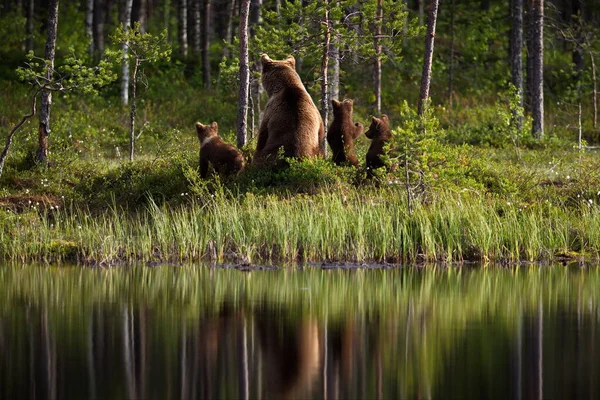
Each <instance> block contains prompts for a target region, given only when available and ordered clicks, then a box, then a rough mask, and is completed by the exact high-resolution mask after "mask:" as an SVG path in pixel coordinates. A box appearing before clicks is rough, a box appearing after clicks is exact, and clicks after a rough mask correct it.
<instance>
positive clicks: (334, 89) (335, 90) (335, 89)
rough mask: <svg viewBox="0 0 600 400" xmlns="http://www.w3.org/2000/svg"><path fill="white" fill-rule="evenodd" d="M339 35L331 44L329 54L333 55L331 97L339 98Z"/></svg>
mask: <svg viewBox="0 0 600 400" xmlns="http://www.w3.org/2000/svg"><path fill="white" fill-rule="evenodd" d="M339 40H340V38H339V36H337V35H336V37H335V38H334V40H333V42H332V43H331V46H329V54H330V55H331V84H330V85H329V86H330V88H331V89H330V90H329V93H331V98H332V99H336V100H339V99H340V49H339V47H338V45H339Z"/></svg>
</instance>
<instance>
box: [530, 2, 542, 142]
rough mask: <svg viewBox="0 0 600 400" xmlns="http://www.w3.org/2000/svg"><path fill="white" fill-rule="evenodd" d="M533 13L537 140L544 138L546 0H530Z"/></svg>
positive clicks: (533, 104) (533, 94)
mask: <svg viewBox="0 0 600 400" xmlns="http://www.w3.org/2000/svg"><path fill="white" fill-rule="evenodd" d="M529 5H530V8H529V9H530V12H531V25H530V29H531V40H532V52H531V54H530V55H529V57H531V59H532V60H531V62H532V70H531V77H528V79H531V114H532V117H533V126H532V133H533V136H534V137H535V138H538V139H540V138H542V137H543V136H544V0H529Z"/></svg>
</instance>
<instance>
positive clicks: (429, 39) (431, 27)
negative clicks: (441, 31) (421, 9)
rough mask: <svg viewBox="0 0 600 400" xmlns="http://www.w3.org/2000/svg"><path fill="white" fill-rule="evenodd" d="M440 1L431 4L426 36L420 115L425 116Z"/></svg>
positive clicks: (433, 0) (435, 0)
mask: <svg viewBox="0 0 600 400" xmlns="http://www.w3.org/2000/svg"><path fill="white" fill-rule="evenodd" d="M438 6H439V0H431V2H430V3H429V15H428V17H427V35H426V36H425V57H424V59H423V74H422V75H421V94H420V96H419V107H418V108H419V110H418V111H419V115H423V112H424V111H425V110H424V108H423V107H424V105H425V102H426V101H427V99H428V98H429V85H430V84H431V64H432V62H433V44H434V39H435V25H436V22H437V13H438Z"/></svg>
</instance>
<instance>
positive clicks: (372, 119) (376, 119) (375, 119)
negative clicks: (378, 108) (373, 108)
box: [371, 116, 380, 125]
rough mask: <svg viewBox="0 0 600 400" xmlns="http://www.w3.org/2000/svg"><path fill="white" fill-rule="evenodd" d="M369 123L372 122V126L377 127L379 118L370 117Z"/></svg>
mask: <svg viewBox="0 0 600 400" xmlns="http://www.w3.org/2000/svg"><path fill="white" fill-rule="evenodd" d="M371 121H373V123H374V124H376V125H377V124H379V122H380V121H379V118H377V117H375V116H372V117H371Z"/></svg>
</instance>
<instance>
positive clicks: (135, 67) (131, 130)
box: [129, 58, 140, 161]
mask: <svg viewBox="0 0 600 400" xmlns="http://www.w3.org/2000/svg"><path fill="white" fill-rule="evenodd" d="M139 67H140V61H139V59H137V58H136V59H135V63H134V64H133V76H132V77H131V79H132V81H133V82H132V85H131V114H130V124H129V161H133V150H134V148H135V114H136V111H137V105H136V104H135V100H136V91H137V72H138V68H139Z"/></svg>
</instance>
